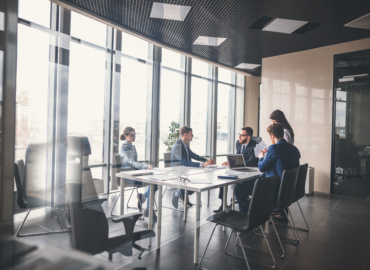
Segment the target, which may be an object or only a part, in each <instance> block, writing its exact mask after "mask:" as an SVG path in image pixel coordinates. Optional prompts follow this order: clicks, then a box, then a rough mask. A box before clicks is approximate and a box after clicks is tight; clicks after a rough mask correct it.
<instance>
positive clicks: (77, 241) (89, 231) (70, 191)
mask: <svg viewBox="0 0 370 270" xmlns="http://www.w3.org/2000/svg"><path fill="white" fill-rule="evenodd" d="M81 189H82V187H81V184H80V183H76V182H68V183H67V195H68V206H69V212H70V219H71V225H72V227H71V238H72V247H73V248H75V249H77V250H80V251H84V252H87V253H90V254H92V255H95V254H100V253H102V252H105V251H106V252H108V254H109V261H111V260H112V258H113V254H114V253H117V252H119V253H121V254H123V255H125V256H132V254H133V253H132V248H135V249H137V250H139V251H140V254H139V257H138V258H139V259H141V255H142V254H143V252H144V251H145V250H146V249H145V248H142V247H141V246H139V245H137V244H136V243H135V242H136V241H139V240H142V239H146V238H149V237H154V236H155V233H154V232H153V230H142V231H135V232H134V227H135V223H136V221H137V220H138V218H139V217H140V216H141V215H142V213H140V212H136V213H130V214H126V215H123V216H119V217H115V218H112V219H107V218H106V216H105V213H104V211H103V209H102V207H101V205H98V204H95V205H94V207H90V206H86V205H84V204H83V203H81V193H82V192H81ZM108 220H111V221H112V222H113V223H119V222H122V224H123V226H124V229H125V230H124V231H125V233H124V234H119V235H117V234H116V233H115V236H110V235H109V224H108Z"/></svg>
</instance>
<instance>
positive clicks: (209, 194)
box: [207, 190, 211, 206]
mask: <svg viewBox="0 0 370 270" xmlns="http://www.w3.org/2000/svg"><path fill="white" fill-rule="evenodd" d="M210 196H211V191H210V190H208V199H207V206H209V197H210Z"/></svg>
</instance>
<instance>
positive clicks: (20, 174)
mask: <svg viewBox="0 0 370 270" xmlns="http://www.w3.org/2000/svg"><path fill="white" fill-rule="evenodd" d="M14 180H15V184H16V186H17V204H18V206H19V207H20V208H23V209H24V208H27V200H26V196H25V194H24V190H23V180H24V161H23V159H20V160H17V161H16V162H15V164H14Z"/></svg>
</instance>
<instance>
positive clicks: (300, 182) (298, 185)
mask: <svg viewBox="0 0 370 270" xmlns="http://www.w3.org/2000/svg"><path fill="white" fill-rule="evenodd" d="M307 171H308V164H307V163H306V164H303V165H300V166H299V167H298V172H297V177H296V181H295V186H294V199H293V203H295V202H296V203H297V204H298V207H299V210H300V211H301V214H302V217H303V220H304V222H305V223H306V229H303V228H296V229H297V230H299V231H304V232H308V231H309V229H310V228H309V227H308V223H307V221H306V218H305V216H304V214H303V211H302V208H301V205H300V204H299V200H300V199H301V198H303V197H304V195H305V187H306V177H307ZM276 225H279V226H284V227H288V226H287V225H285V224H279V223H276Z"/></svg>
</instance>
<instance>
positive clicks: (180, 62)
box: [162, 48, 185, 70]
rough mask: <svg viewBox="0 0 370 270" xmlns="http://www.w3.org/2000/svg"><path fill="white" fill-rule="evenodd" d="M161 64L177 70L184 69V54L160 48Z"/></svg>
mask: <svg viewBox="0 0 370 270" xmlns="http://www.w3.org/2000/svg"><path fill="white" fill-rule="evenodd" d="M162 66H166V67H170V68H173V69H177V70H184V68H185V56H184V55H182V54H179V53H177V52H174V51H171V50H167V49H165V48H163V49H162Z"/></svg>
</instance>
